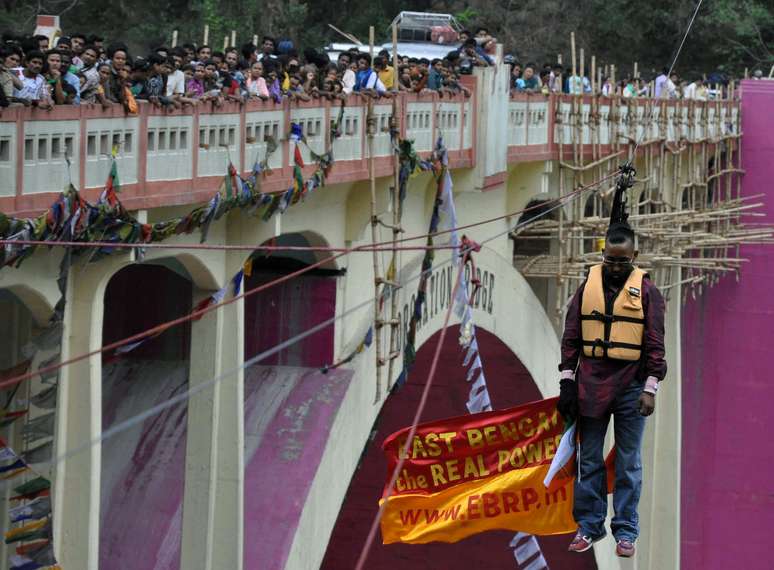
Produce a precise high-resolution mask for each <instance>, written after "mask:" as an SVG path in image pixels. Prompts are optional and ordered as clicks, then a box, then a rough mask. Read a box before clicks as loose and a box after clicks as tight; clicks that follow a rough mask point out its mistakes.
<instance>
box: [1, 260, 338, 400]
mask: <svg viewBox="0 0 774 570" xmlns="http://www.w3.org/2000/svg"><path fill="white" fill-rule="evenodd" d="M343 255H345V254H344V253H338V254H336V255H332V256H330V257H326V258H325V259H321V260H320V261H316V262H315V263H313V264H311V265H307V266H306V267H302V268H301V269H298V270H296V271H293V272H292V273H288V274H287V275H283V276H282V277H279V278H277V279H275V280H274V281H269V282H268V283H264V284H263V285H259V286H258V287H254V288H253V289H250V290H249V291H245V292H244V293H242V294H241V295H235V296H234V297H232V298H231V299H229V300H227V301H221V302H220V303H216V304H214V305H210V306H208V307H205V308H203V309H198V310H195V311H193V312H192V313H190V314H188V315H185V316H183V317H179V318H177V319H173V320H171V321H167V322H165V323H161V324H160V325H156V326H155V327H153V328H150V329H148V330H145V331H142V332H139V333H137V334H134V335H132V336H129V337H126V338H124V339H121V340H117V341H115V342H111V343H110V344H106V345H104V346H102V347H100V348H97V349H95V350H92V351H91V352H86V353H84V354H80V355H78V356H74V357H73V358H70V359H69V360H64V361H62V362H59V363H57V364H52V365H50V366H46V367H44V368H40V369H38V370H36V371H35V372H28V373H26V374H20V375H19V376H14V377H13V378H9V379H8V380H4V381H2V382H0V388H7V387H8V386H13V385H15V384H18V383H19V382H23V381H25V380H28V379H30V378H32V377H34V376H37V375H38V374H48V373H49V372H53V371H55V370H59V369H60V368H62V367H64V366H68V365H70V364H75V363H76V362H80V361H81V360H85V359H87V358H90V357H92V356H95V355H97V354H101V353H103V352H107V351H108V350H114V349H116V348H118V347H120V346H124V345H126V344H129V343H132V342H136V341H138V340H142V339H144V338H146V337H149V336H152V335H154V334H160V333H162V332H164V331H165V330H167V329H170V328H172V327H174V326H176V325H179V324H182V323H185V322H188V321H191V320H195V319H199V318H201V317H202V315H206V314H207V313H209V312H211V311H214V310H216V309H219V308H221V307H225V306H226V305H230V304H231V303H234V302H236V301H238V300H239V299H244V298H245V297H249V296H250V295H254V294H255V293H259V292H261V291H265V290H266V289H268V288H270V287H273V286H274V285H279V284H280V283H283V282H285V281H289V280H290V279H293V278H295V277H298V276H299V275H302V274H304V273H306V272H307V271H311V270H312V269H316V268H317V267H320V266H321V265H324V264H326V263H328V262H329V261H333V260H334V259H337V258H339V257H341V256H343Z"/></svg>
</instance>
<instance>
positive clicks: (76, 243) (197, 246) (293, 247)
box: [0, 239, 453, 253]
mask: <svg viewBox="0 0 774 570" xmlns="http://www.w3.org/2000/svg"><path fill="white" fill-rule="evenodd" d="M385 243H392V242H385ZM0 245H42V246H55V245H60V246H66V247H112V248H118V249H185V250H218V251H221V250H222V251H325V252H340V253H352V252H357V251H392V250H393V249H397V250H400V251H424V250H427V249H453V247H452V246H448V245H444V246H434V247H430V246H426V245H408V246H401V247H396V248H392V247H386V246H382V245H381V244H376V246H377V247H374V246H372V245H370V244H369V245H365V246H362V247H358V248H348V247H331V246H327V245H250V244H247V245H225V244H207V243H191V244H181V243H175V244H164V243H121V242H118V243H114V242H109V241H88V242H84V241H45V240H23V239H20V240H10V239H0Z"/></svg>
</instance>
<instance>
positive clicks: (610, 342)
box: [581, 265, 646, 360]
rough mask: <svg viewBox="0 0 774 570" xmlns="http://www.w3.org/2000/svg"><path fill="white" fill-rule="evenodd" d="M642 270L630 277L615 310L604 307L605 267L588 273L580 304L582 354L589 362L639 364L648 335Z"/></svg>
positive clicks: (633, 270)
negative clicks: (643, 300) (596, 359)
mask: <svg viewBox="0 0 774 570" xmlns="http://www.w3.org/2000/svg"><path fill="white" fill-rule="evenodd" d="M645 275H646V274H645V272H644V271H643V270H642V269H639V268H637V267H635V268H634V269H632V272H631V273H630V274H629V277H628V279H627V280H626V283H625V284H624V286H623V288H622V289H621V291H619V293H618V296H617V297H616V298H615V300H614V302H613V306H612V307H607V306H606V303H605V292H604V288H603V284H602V265H595V266H593V267H592V268H591V270H590V271H589V276H588V278H587V279H586V286H585V288H584V290H583V302H582V303H581V330H582V337H583V354H584V355H585V356H586V357H588V358H614V359H617V360H639V359H640V356H641V355H642V339H643V336H644V333H645V312H644V311H643V309H642V278H643V277H644V276H645Z"/></svg>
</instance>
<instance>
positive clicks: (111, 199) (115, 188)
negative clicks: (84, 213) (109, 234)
mask: <svg viewBox="0 0 774 570" xmlns="http://www.w3.org/2000/svg"><path fill="white" fill-rule="evenodd" d="M116 151H117V149H116V147H113V153H112V156H113V160H112V161H111V163H110V174H108V179H107V182H106V183H105V188H104V190H102V194H100V196H99V200H98V201H97V204H98V205H100V206H103V205H106V206H107V207H108V208H117V207H118V206H119V205H120V202H119V201H118V192H120V188H121V186H120V184H119V183H118V163H117V162H116Z"/></svg>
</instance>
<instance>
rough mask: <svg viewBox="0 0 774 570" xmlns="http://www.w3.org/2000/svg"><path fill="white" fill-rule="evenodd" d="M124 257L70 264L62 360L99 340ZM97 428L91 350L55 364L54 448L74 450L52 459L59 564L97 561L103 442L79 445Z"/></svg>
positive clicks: (98, 398)
mask: <svg viewBox="0 0 774 570" xmlns="http://www.w3.org/2000/svg"><path fill="white" fill-rule="evenodd" d="M125 258H126V256H118V255H117V256H115V257H112V258H110V259H108V260H105V261H104V262H103V263H100V264H89V265H87V266H85V267H78V268H77V269H76V268H73V269H71V270H70V276H69V281H68V286H67V305H66V308H65V316H64V330H63V333H62V361H65V360H68V359H70V358H72V357H74V356H77V355H80V354H83V353H86V352H91V351H93V350H96V349H98V348H99V347H100V346H101V345H102V319H103V313H104V292H105V286H106V285H107V282H108V279H109V276H110V275H112V274H113V273H114V272H115V271H116V270H117V269H118V268H119V267H120V266H121V265H123V264H125ZM101 432H102V355H101V354H96V355H94V356H92V357H90V358H87V359H85V360H81V361H80V362H76V363H74V364H71V365H69V366H65V367H63V368H62V369H61V370H60V378H59V388H58V393H57V436H56V449H57V453H58V455H62V454H64V453H66V452H73V455H72V456H71V457H66V458H65V459H64V460H62V461H60V462H59V464H58V465H57V470H56V475H55V478H54V489H53V491H54V493H53V499H54V504H53V512H54V513H55V514H54V545H55V547H57V548H58V552H57V555H58V559H59V562H60V563H61V565H62V567H63V568H83V569H84V570H97V569H98V567H99V520H100V488H101V461H102V446H101V444H97V445H89V446H88V447H86V448H84V449H82V447H83V446H84V445H86V444H88V443H89V442H92V441H93V440H94V439H95V438H97V437H99V436H100V434H101Z"/></svg>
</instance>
